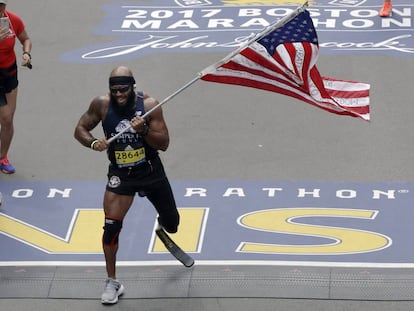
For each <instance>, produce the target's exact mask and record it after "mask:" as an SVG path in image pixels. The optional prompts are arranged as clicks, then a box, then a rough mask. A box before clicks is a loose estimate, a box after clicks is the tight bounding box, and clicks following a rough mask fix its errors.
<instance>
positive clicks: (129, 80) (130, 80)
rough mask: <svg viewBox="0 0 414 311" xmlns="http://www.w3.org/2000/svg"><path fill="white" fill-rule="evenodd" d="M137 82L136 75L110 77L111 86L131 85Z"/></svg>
mask: <svg viewBox="0 0 414 311" xmlns="http://www.w3.org/2000/svg"><path fill="white" fill-rule="evenodd" d="M129 84H135V79H134V77H131V76H117V77H110V78H109V86H110V87H111V86H113V85H129Z"/></svg>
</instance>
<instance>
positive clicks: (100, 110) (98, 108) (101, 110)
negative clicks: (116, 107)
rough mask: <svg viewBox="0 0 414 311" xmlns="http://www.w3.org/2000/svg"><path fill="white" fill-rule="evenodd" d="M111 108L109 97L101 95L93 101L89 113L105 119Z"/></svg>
mask: <svg viewBox="0 0 414 311" xmlns="http://www.w3.org/2000/svg"><path fill="white" fill-rule="evenodd" d="M108 106H109V96H108V95H101V96H96V97H95V98H94V99H92V101H91V104H90V106H89V112H90V113H92V114H97V115H99V117H101V118H103V117H104V116H105V115H106V112H107V110H108Z"/></svg>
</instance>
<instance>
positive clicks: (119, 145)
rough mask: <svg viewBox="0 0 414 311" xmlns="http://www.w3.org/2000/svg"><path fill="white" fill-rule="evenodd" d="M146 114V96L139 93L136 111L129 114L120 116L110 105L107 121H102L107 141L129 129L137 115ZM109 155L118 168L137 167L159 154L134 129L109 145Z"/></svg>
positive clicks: (110, 104)
mask: <svg viewBox="0 0 414 311" xmlns="http://www.w3.org/2000/svg"><path fill="white" fill-rule="evenodd" d="M144 113H145V108H144V96H143V93H142V92H138V93H137V102H136V109H135V111H131V112H130V113H129V114H126V115H122V116H120V115H119V114H117V113H116V111H115V110H114V108H113V105H112V103H109V107H108V112H107V114H106V116H105V120H103V121H102V128H103V130H104V133H105V137H106V139H109V138H111V137H112V136H115V135H116V134H117V133H119V132H120V131H121V130H122V129H124V128H126V127H128V126H129V123H130V120H131V119H132V118H133V117H134V116H135V115H138V116H141V115H143V114H144ZM107 153H108V159H109V161H110V162H111V163H112V165H114V166H115V167H118V168H134V167H137V166H139V165H141V164H143V163H145V162H146V161H148V160H152V159H153V158H155V156H156V155H157V154H158V152H157V151H156V150H155V149H154V148H152V147H150V146H149V145H148V144H147V143H146V142H145V140H144V138H143V137H141V136H140V135H138V134H137V133H136V132H135V130H134V129H132V128H131V129H129V130H128V131H126V132H125V133H123V134H122V135H120V136H119V137H118V138H117V139H115V140H114V141H113V142H112V143H111V144H110V145H109V147H108V150H107Z"/></svg>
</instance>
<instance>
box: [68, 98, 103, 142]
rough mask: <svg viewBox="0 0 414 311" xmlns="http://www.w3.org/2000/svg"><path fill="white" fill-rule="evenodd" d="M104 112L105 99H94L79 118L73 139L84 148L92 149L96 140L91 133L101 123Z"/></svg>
mask: <svg viewBox="0 0 414 311" xmlns="http://www.w3.org/2000/svg"><path fill="white" fill-rule="evenodd" d="M104 110H105V98H104V97H96V98H95V99H93V100H92V102H91V104H90V105H89V108H88V110H87V111H86V112H85V113H84V114H83V115H82V116H81V117H80V119H79V121H78V124H77V125H76V127H75V133H74V137H75V138H76V139H77V140H78V141H79V142H80V143H81V144H82V145H83V146H85V147H88V148H92V147H93V145H94V144H93V142H94V141H95V140H96V138H95V137H93V135H92V134H91V131H92V130H93V129H94V128H95V127H96V126H97V125H98V124H99V123H100V122H101V121H102V119H103V116H104V112H103V111H104ZM92 149H94V148H92Z"/></svg>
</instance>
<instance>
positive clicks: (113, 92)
mask: <svg viewBox="0 0 414 311" xmlns="http://www.w3.org/2000/svg"><path fill="white" fill-rule="evenodd" d="M129 88H130V86H129V85H125V86H121V87H116V88H112V87H111V88H110V91H111V94H116V93H118V92H121V93H125V92H128V90H129Z"/></svg>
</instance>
